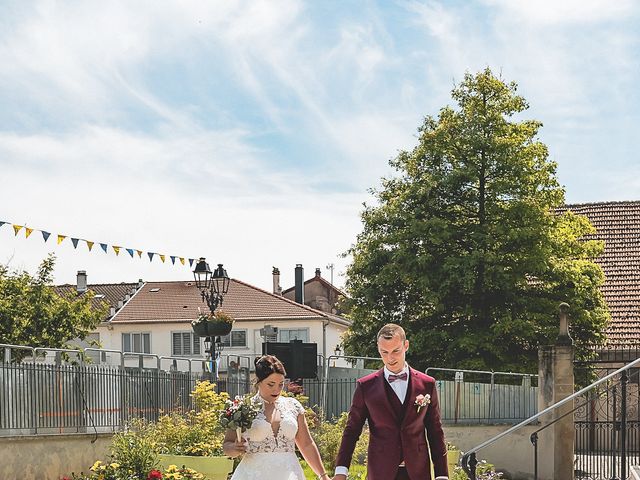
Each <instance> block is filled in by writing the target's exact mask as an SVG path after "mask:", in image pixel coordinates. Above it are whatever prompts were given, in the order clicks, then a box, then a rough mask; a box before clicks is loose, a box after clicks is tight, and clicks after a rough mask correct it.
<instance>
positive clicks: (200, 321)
mask: <svg viewBox="0 0 640 480" xmlns="http://www.w3.org/2000/svg"><path fill="white" fill-rule="evenodd" d="M233 322H234V319H233V317H232V316H231V315H229V314H228V313H227V312H225V311H223V310H216V311H215V312H213V313H202V314H200V315H199V316H198V318H197V319H195V320H194V321H193V322H191V327H192V328H193V333H195V334H196V335H198V336H200V337H222V336H224V335H229V333H230V332H231V329H232V328H233Z"/></svg>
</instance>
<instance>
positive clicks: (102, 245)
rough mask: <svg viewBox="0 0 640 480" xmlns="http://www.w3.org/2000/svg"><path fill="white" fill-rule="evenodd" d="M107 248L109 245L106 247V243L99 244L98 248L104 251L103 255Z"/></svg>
mask: <svg viewBox="0 0 640 480" xmlns="http://www.w3.org/2000/svg"><path fill="white" fill-rule="evenodd" d="M108 246H109V245H107V244H106V243H101V244H100V248H101V249H102V250H104V253H107V247H108Z"/></svg>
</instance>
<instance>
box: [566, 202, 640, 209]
mask: <svg viewBox="0 0 640 480" xmlns="http://www.w3.org/2000/svg"><path fill="white" fill-rule="evenodd" d="M605 205H640V200H610V201H604V202H583V203H565V204H564V205H563V206H562V207H560V208H569V207H586V206H605Z"/></svg>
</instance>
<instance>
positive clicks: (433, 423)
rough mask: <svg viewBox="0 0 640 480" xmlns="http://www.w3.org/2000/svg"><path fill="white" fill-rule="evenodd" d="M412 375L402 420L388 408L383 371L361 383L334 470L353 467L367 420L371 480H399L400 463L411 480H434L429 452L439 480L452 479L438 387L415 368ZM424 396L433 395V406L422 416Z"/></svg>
mask: <svg viewBox="0 0 640 480" xmlns="http://www.w3.org/2000/svg"><path fill="white" fill-rule="evenodd" d="M409 375H411V382H410V383H409V388H408V389H407V397H406V401H405V404H404V405H405V412H404V418H400V417H399V416H398V414H397V413H396V411H395V410H394V408H393V407H392V405H391V403H390V402H389V397H388V396H387V392H386V391H385V385H384V382H386V379H385V378H384V370H382V369H381V370H378V371H377V372H374V373H371V374H369V375H367V376H366V377H363V378H361V379H359V380H358V381H357V384H356V391H355V393H354V394H353V401H352V403H351V409H350V410H349V418H348V420H347V426H346V428H345V430H344V432H343V434H342V443H341V445H340V450H339V451H338V456H337V458H336V465H338V466H345V467H349V465H351V457H352V456H353V451H354V449H355V446H356V442H357V441H358V438H359V437H360V433H361V432H362V427H363V426H364V423H365V421H367V420H368V421H369V432H370V438H369V452H368V459H367V471H368V474H367V478H368V479H369V480H393V479H395V478H396V473H397V471H398V465H399V464H400V462H402V461H404V462H405V465H406V468H407V473H408V474H409V476H410V477H411V479H412V480H430V479H431V468H430V467H431V464H430V461H429V450H430V451H431V458H432V459H433V467H434V473H435V476H436V477H438V476H445V477H446V476H448V469H447V448H446V444H445V441H444V433H443V431H442V424H441V422H440V407H439V405H438V394H437V392H436V382H435V380H434V379H433V378H432V377H430V376H428V375H425V374H424V373H421V372H418V371H417V370H414V369H413V368H409ZM420 394H422V395H426V394H429V395H431V403H430V404H429V405H427V406H426V407H422V408H421V409H420V412H418V408H417V406H416V405H415V398H416V396H418V395H420ZM394 395H395V394H394ZM401 457H403V458H401Z"/></svg>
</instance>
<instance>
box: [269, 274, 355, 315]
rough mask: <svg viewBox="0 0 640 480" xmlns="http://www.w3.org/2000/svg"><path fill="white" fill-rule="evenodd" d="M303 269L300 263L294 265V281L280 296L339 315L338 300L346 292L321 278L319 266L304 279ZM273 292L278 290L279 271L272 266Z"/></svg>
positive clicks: (342, 297) (344, 295) (344, 296)
mask: <svg viewBox="0 0 640 480" xmlns="http://www.w3.org/2000/svg"><path fill="white" fill-rule="evenodd" d="M303 279H304V270H303V268H302V265H300V264H298V265H296V269H295V283H296V285H294V286H293V287H291V288H287V289H286V290H284V291H282V296H283V297H285V298H288V299H289V300H294V301H296V302H298V303H303V304H305V305H307V306H309V307H311V308H315V309H316V310H321V311H323V312H327V313H332V314H334V315H340V314H341V313H343V312H342V311H341V308H340V300H342V299H344V298H346V294H345V293H344V292H343V291H342V290H340V289H339V288H337V287H336V286H335V285H333V284H332V283H331V282H328V281H327V280H325V279H324V278H322V272H321V271H320V268H316V272H315V275H314V276H313V277H311V278H310V279H309V280H306V281H304V283H303ZM273 285H274V291H273V293H279V290H280V271H279V270H278V269H277V268H275V267H274V268H273Z"/></svg>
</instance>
